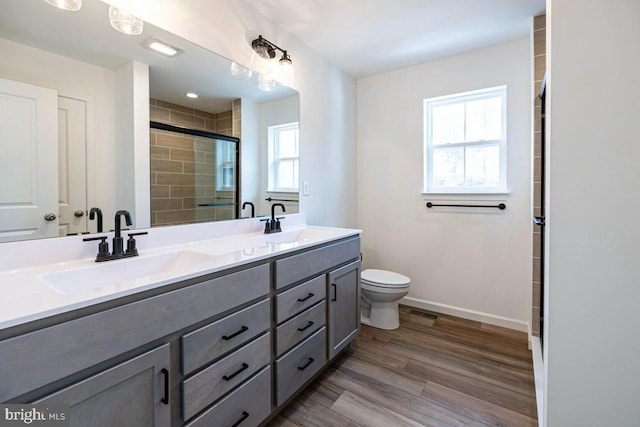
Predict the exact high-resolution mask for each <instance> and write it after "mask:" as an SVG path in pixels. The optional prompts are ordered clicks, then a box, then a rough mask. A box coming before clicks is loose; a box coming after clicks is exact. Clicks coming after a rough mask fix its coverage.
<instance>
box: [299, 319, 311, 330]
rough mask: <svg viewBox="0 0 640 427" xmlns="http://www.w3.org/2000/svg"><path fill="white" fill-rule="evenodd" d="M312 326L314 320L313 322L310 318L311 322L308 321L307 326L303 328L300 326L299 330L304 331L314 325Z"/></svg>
mask: <svg viewBox="0 0 640 427" xmlns="http://www.w3.org/2000/svg"><path fill="white" fill-rule="evenodd" d="M312 326H313V322H312V321H311V320H309V323H307V326H304V327H302V328H298V330H299V331H300V332H303V331H306V330H307V329H309V328H310V327H312Z"/></svg>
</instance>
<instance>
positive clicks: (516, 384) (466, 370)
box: [389, 345, 535, 397]
mask: <svg viewBox="0 0 640 427" xmlns="http://www.w3.org/2000/svg"><path fill="white" fill-rule="evenodd" d="M389 347H391V348H390V349H389V351H394V352H398V351H400V350H399V349H398V347H399V348H402V349H404V350H405V352H406V353H405V354H408V355H410V357H411V358H412V359H413V360H414V361H417V362H424V363H428V364H430V365H434V366H437V367H440V368H443V369H448V370H450V371H452V372H456V373H459V374H462V375H466V376H469V377H473V378H477V379H480V380H482V381H486V382H487V383H489V384H494V385H498V386H500V387H504V388H506V389H509V390H513V391H514V392H518V393H524V394H527V395H528V396H530V397H535V390H534V379H533V375H532V373H531V372H530V371H522V370H515V369H509V368H508V367H504V366H501V365H499V364H486V363H482V362H479V361H477V360H473V359H470V358H464V357H458V355H456V354H450V353H443V352H439V351H435V350H432V351H424V350H422V349H419V348H418V349H415V348H408V347H407V346H406V345H404V346H403V345H390V346H389ZM407 364H408V363H407ZM405 366H406V365H405ZM523 384H524V385H527V386H529V387H527V388H524V389H523V387H522V386H523Z"/></svg>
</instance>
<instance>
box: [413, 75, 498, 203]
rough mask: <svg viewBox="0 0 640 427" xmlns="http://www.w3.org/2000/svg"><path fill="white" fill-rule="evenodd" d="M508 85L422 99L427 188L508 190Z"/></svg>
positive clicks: (434, 190) (427, 190)
mask: <svg viewBox="0 0 640 427" xmlns="http://www.w3.org/2000/svg"><path fill="white" fill-rule="evenodd" d="M506 102H507V87H506V86H500V87H494V88H489V89H482V90H477V91H473V92H465V93H459V94H455V95H450V96H443V97H438V98H431V99H425V100H424V148H425V149H424V153H425V160H424V168H425V171H424V177H425V182H424V191H425V193H502V192H506V191H507V183H506V181H507V165H506V163H507V162H506V159H507V156H506V154H507V153H506V151H507V150H506V144H507V124H506Z"/></svg>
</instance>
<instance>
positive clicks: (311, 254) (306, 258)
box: [274, 238, 360, 289]
mask: <svg viewBox="0 0 640 427" xmlns="http://www.w3.org/2000/svg"><path fill="white" fill-rule="evenodd" d="M358 257H360V238H355V239H349V240H345V241H342V242H338V243H334V244H332V245H328V246H323V247H321V248H318V249H313V250H310V251H307V252H303V253H301V254H298V255H292V256H290V257H287V258H282V259H279V260H277V261H276V262H275V263H274V264H275V278H276V283H275V286H276V289H280V288H282V287H284V286H287V285H290V284H292V283H295V282H298V281H300V280H304V279H306V278H307V277H311V276H314V275H316V274H318V273H321V272H323V271H326V270H328V269H330V268H333V267H335V266H337V265H340V264H343V263H345V262H347V261H350V260H352V259H355V258H358Z"/></svg>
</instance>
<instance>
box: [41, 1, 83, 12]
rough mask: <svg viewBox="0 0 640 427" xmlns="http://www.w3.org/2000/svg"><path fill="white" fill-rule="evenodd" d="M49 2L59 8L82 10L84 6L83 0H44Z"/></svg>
mask: <svg viewBox="0 0 640 427" xmlns="http://www.w3.org/2000/svg"><path fill="white" fill-rule="evenodd" d="M44 1H46V2H47V3H49V4H52V5H54V6H55V7H57V8H60V9H64V10H72V11H76V10H80V8H81V7H82V0H44Z"/></svg>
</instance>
